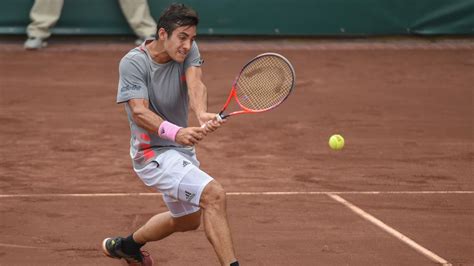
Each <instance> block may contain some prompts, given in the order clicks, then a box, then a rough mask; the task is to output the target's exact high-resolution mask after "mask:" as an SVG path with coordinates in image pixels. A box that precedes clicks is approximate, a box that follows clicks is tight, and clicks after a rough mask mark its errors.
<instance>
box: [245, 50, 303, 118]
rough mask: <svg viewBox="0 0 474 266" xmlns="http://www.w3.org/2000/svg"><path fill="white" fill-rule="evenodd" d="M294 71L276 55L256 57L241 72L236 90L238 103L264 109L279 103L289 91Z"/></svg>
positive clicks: (255, 108)
mask: <svg viewBox="0 0 474 266" xmlns="http://www.w3.org/2000/svg"><path fill="white" fill-rule="evenodd" d="M293 85H294V71H293V69H292V67H291V66H290V65H289V63H288V62H287V61H286V60H285V59H283V58H281V57H279V56H276V55H265V56H262V57H258V58H256V59H255V60H254V61H252V62H251V63H249V64H248V65H247V66H246V67H245V68H244V69H243V70H242V72H241V74H240V76H239V78H238V80H237V83H236V92H237V98H238V100H239V102H240V104H241V105H242V106H243V107H245V108H247V109H251V110H264V109H268V108H272V107H275V106H277V105H279V104H280V103H281V102H282V101H283V100H284V99H285V98H286V97H287V96H288V94H289V93H290V92H291V90H292V88H293Z"/></svg>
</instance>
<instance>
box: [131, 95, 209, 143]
mask: <svg viewBox="0 0 474 266" xmlns="http://www.w3.org/2000/svg"><path fill="white" fill-rule="evenodd" d="M128 106H129V107H130V110H131V111H132V117H133V121H135V123H136V124H137V125H138V126H139V127H141V128H143V129H145V130H147V131H148V132H151V133H154V134H158V129H159V128H160V125H161V123H163V122H164V120H163V119H162V118H161V117H160V116H158V115H157V114H155V113H154V112H152V111H151V110H150V109H149V108H148V106H149V103H148V100H147V99H130V100H128ZM205 135H206V131H205V130H204V129H202V128H200V127H186V128H181V129H179V130H178V133H177V134H176V138H175V142H176V143H178V144H181V145H185V146H191V145H196V144H197V143H198V142H199V141H200V140H202V139H203V137H204V136H205Z"/></svg>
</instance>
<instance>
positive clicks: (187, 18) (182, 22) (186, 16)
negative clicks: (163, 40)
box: [156, 3, 199, 39]
mask: <svg viewBox="0 0 474 266" xmlns="http://www.w3.org/2000/svg"><path fill="white" fill-rule="evenodd" d="M198 23H199V17H198V14H197V12H196V11H194V10H193V9H192V8H190V7H188V6H185V5H184V4H177V3H173V4H171V5H170V6H169V7H168V8H166V9H165V10H164V11H163V13H161V16H160V19H159V20H158V23H157V26H156V38H157V39H158V31H159V30H160V28H163V29H165V31H166V32H167V33H168V36H171V35H172V34H173V31H174V30H175V29H176V28H179V27H182V26H197V24H198Z"/></svg>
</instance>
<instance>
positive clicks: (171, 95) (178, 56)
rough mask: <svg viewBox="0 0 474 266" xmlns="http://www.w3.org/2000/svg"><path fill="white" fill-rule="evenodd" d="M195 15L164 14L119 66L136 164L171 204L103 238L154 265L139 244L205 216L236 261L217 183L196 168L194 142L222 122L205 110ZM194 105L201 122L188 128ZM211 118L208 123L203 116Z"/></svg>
mask: <svg viewBox="0 0 474 266" xmlns="http://www.w3.org/2000/svg"><path fill="white" fill-rule="evenodd" d="M198 21H199V18H198V15H197V13H196V12H195V11H194V10H192V9H191V8H189V7H187V6H185V5H183V4H172V5H171V6H169V7H168V8H167V9H166V10H165V11H164V12H163V14H162V15H161V17H160V19H159V21H158V24H157V33H156V39H150V40H146V41H145V42H144V43H143V44H142V45H141V46H139V47H137V48H135V49H133V50H131V51H130V52H129V53H128V54H127V55H125V56H124V57H123V58H122V60H121V62H120V67H119V72H120V79H119V85H118V94H117V102H118V103H124V105H125V110H126V113H127V115H128V120H129V124H130V130H131V141H130V145H131V147H130V155H131V157H132V161H133V168H134V170H135V172H136V173H137V175H138V176H139V177H140V179H141V180H142V181H143V182H144V183H145V185H147V186H150V187H154V188H156V189H157V190H158V191H160V192H161V193H163V200H164V202H165V203H166V205H167V207H168V210H169V211H167V212H163V213H160V214H157V215H155V216H153V217H152V218H151V219H150V220H149V221H148V222H147V223H145V225H143V226H142V227H141V228H139V229H138V230H137V231H135V232H134V233H132V234H130V235H129V236H128V237H110V238H106V239H104V241H103V243H102V248H103V251H104V253H105V254H106V255H108V256H110V257H112V258H118V259H125V260H126V261H127V262H128V263H129V264H133V265H152V264H153V259H152V258H151V256H150V255H149V254H148V253H147V252H146V251H142V250H141V248H142V246H143V245H145V244H146V243H147V242H150V241H157V240H161V239H163V238H165V237H167V236H169V235H171V234H173V233H174V232H184V231H190V230H195V229H197V228H198V227H199V226H200V224H201V216H202V218H203V223H204V229H205V232H206V236H207V238H208V239H209V241H210V243H211V244H212V246H213V247H214V250H215V252H216V254H217V257H218V258H219V261H220V263H221V264H222V265H232V266H235V265H239V263H238V262H237V260H236V257H235V255H234V248H233V244H232V238H231V233H230V229H229V224H228V221H227V214H226V196H225V191H224V189H223V188H222V186H221V185H220V184H219V183H218V182H216V181H215V180H214V179H213V178H212V177H210V176H209V175H208V174H206V173H205V172H203V171H202V170H200V169H199V161H198V160H197V158H196V154H195V150H194V145H196V144H198V143H199V141H201V140H202V139H203V138H204V137H205V136H206V135H207V134H208V133H210V132H213V131H215V130H216V129H218V128H219V127H220V126H221V125H222V123H223V122H218V121H216V120H213V119H214V118H215V117H216V114H214V113H208V112H207V89H206V86H205V85H204V84H203V82H202V80H201V75H202V70H201V68H200V66H201V64H202V63H203V61H202V59H201V56H200V53H199V49H198V46H197V45H196V42H195V41H194V39H195V37H196V26H197V24H198ZM189 109H191V110H192V111H194V113H195V114H196V116H197V119H198V121H199V123H200V124H201V125H204V124H205V125H206V126H204V127H188V110H189ZM208 121H210V122H208Z"/></svg>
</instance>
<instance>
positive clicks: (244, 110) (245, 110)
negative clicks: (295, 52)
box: [216, 53, 296, 121]
mask: <svg viewBox="0 0 474 266" xmlns="http://www.w3.org/2000/svg"><path fill="white" fill-rule="evenodd" d="M263 56H276V57H279V58H280V59H283V60H284V62H285V63H286V64H287V65H288V67H289V68H290V70H291V73H292V76H293V79H292V84H291V88H290V91H289V92H288V93H287V95H286V96H285V98H283V99H281V100H280V101H279V102H278V103H276V104H274V105H273V106H271V107H269V108H265V109H260V110H254V109H250V108H247V107H245V106H243V105H242V104H241V103H240V101H239V98H238V97H237V91H236V90H237V88H236V85H237V82H238V80H239V78H240V75H242V72H243V71H244V70H245V68H246V67H247V66H248V65H250V64H251V63H252V62H254V61H255V60H257V59H259V58H261V57H263ZM295 80H296V75H295V69H294V68H293V66H292V65H291V63H290V61H288V59H286V58H285V57H284V56H282V55H280V54H277V53H263V54H260V55H257V56H256V57H254V58H253V59H252V60H250V61H249V62H248V63H247V64H245V65H244V66H243V67H242V69H241V70H240V72H239V74H238V75H237V77H236V78H235V79H234V82H233V83H232V89H231V91H230V94H229V97H228V98H227V101H226V102H225V104H224V106H223V107H222V109H221V111H220V112H219V114H217V115H216V118H217V120H219V121H220V120H222V119H225V118H227V117H229V116H233V115H239V114H250V113H261V112H266V111H268V110H271V109H274V108H276V107H277V106H279V105H280V104H281V103H282V102H284V101H285V100H286V99H287V98H288V96H290V94H291V92H292V91H293V88H294V87H295ZM232 98H235V101H236V102H237V104H238V105H239V107H240V108H241V109H242V110H239V111H234V112H231V113H228V114H224V111H225V110H226V108H227V107H228V106H229V103H230V101H231V100H232Z"/></svg>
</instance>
